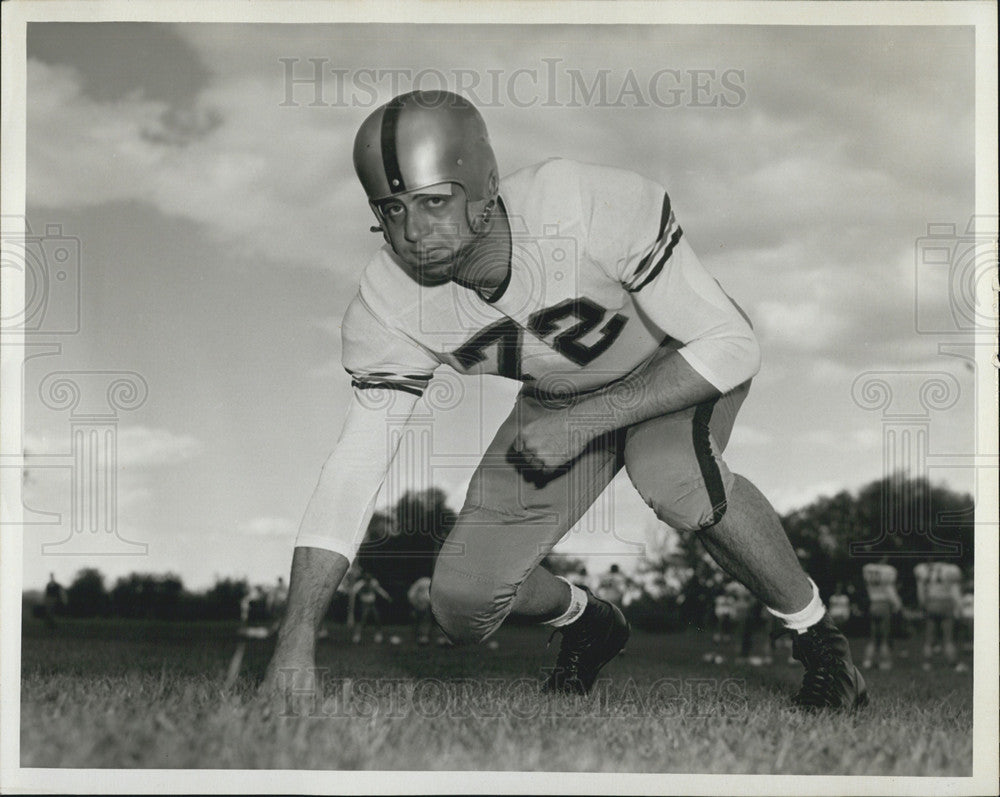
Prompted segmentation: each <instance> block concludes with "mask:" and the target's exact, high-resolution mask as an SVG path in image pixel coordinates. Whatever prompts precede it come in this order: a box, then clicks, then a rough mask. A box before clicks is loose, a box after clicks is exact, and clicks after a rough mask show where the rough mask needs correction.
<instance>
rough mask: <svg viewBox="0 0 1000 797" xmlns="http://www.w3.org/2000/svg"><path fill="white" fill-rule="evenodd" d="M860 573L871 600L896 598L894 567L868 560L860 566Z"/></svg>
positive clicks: (893, 599) (893, 600)
mask: <svg viewBox="0 0 1000 797" xmlns="http://www.w3.org/2000/svg"><path fill="white" fill-rule="evenodd" d="M861 575H862V577H863V578H864V580H865V587H866V588H867V589H868V599H869V600H871V601H892V602H895V600H896V568H895V567H893V566H892V565H885V564H878V563H876V562H870V563H869V564H866V565H865V566H864V567H862V568H861Z"/></svg>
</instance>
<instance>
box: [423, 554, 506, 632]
mask: <svg viewBox="0 0 1000 797" xmlns="http://www.w3.org/2000/svg"><path fill="white" fill-rule="evenodd" d="M515 592H516V590H515V588H514V587H513V586H510V587H505V586H504V585H501V584H497V583H496V582H494V581H491V580H488V579H486V578H483V577H477V576H475V575H470V574H468V573H464V572H462V571H460V570H454V569H452V568H451V567H448V566H447V565H442V564H441V560H440V559H439V560H438V563H437V565H436V566H435V568H434V577H433V578H432V579H431V611H432V612H433V613H434V619H435V620H436V621H437V624H438V625H439V626H440V627H441V630H442V631H444V633H445V635H446V636H447V637H448V638H449V639H450V640H451V641H452V642H453V643H455V644H456V645H462V644H471V643H476V642H482V641H483V640H485V639H486V637H488V636H489V635H490V634H492V633H493V632H494V631H496V630H497V628H499V627H500V625H501V624H502V623H503V621H504V620H505V619H506V617H507V615H508V614H509V613H510V608H511V605H512V604H513V602H514V595H515Z"/></svg>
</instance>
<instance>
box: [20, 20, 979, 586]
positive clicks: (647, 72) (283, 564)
mask: <svg viewBox="0 0 1000 797" xmlns="http://www.w3.org/2000/svg"><path fill="white" fill-rule="evenodd" d="M28 56H29V62H28V75H27V79H28V151H27V176H28V180H27V200H28V218H29V223H30V224H31V227H32V229H33V231H35V232H36V233H38V232H40V231H44V230H45V228H46V225H52V224H58V225H61V228H62V232H63V234H65V235H69V236H73V237H75V238H77V239H79V245H80V252H81V258H80V283H79V284H80V286H81V298H82V303H81V308H82V310H81V316H80V331H79V332H78V333H77V334H73V335H64V336H58V341H59V343H60V344H61V349H60V351H59V352H58V353H57V354H53V355H50V356H47V357H39V358H37V359H35V360H32V361H30V362H29V364H28V366H27V380H26V381H27V386H28V401H27V402H26V407H25V413H26V444H27V447H28V449H29V453H32V454H35V455H51V456H53V457H55V458H56V460H58V459H59V456H61V455H64V454H65V453H66V452H68V451H69V448H70V445H71V440H70V426H69V417H68V413H67V412H66V411H56V410H52V409H50V408H49V407H46V406H44V405H42V404H41V403H39V402H38V401H37V400H36V399H34V398H33V397H36V396H37V395H38V392H37V391H38V384H39V382H41V380H42V379H43V378H44V377H45V376H46V375H47V374H49V373H50V372H52V371H67V370H70V371H85V370H108V371H115V370H120V371H132V372H136V373H138V374H141V375H142V377H143V379H144V380H145V381H146V383H147V384H148V387H149V395H148V398H147V400H146V401H145V403H143V405H142V406H141V407H139V408H138V409H135V410H132V411H123V412H121V413H120V417H119V420H118V426H117V435H118V437H117V446H118V457H119V458H118V467H117V477H118V478H117V488H116V489H117V506H118V517H117V521H118V528H119V531H120V533H121V535H122V536H123V537H126V538H128V539H132V540H137V541H141V542H143V543H145V544H146V545H147V546H148V547H147V549H146V553H145V554H144V555H142V556H117V555H94V556H87V555H75V556H68V555H61V552H60V550H59V548H58V546H56V548H55V549H53V548H50V549H48V551H47V553H44V554H43V552H42V549H41V546H42V544H45V543H50V544H51V543H54V542H58V541H59V540H61V539H63V538H64V537H65V536H66V534H67V532H66V529H67V523H68V520H67V518H68V513H69V503H70V500H71V488H70V487H69V479H70V477H69V475H68V471H67V470H66V469H65V468H63V469H59V468H53V469H33V470H32V472H31V473H30V476H29V480H28V484H27V486H26V497H25V502H26V504H27V505H28V506H29V508H31V509H33V510H43V511H48V512H55V513H60V514H62V515H63V520H62V521H61V523H58V524H56V523H53V524H52V525H49V526H36V527H34V530H32V531H30V532H29V533H28V534H27V535H26V538H25V545H24V557H25V565H24V583H25V586H26V587H31V586H33V585H40V584H41V583H43V582H44V580H45V578H46V576H47V574H48V572H50V571H54V572H55V573H56V575H57V577H59V578H60V579H61V580H63V581H68V580H69V578H70V577H71V576H72V574H73V573H74V572H75V571H76V570H77V569H78V568H80V567H83V566H96V567H99V568H100V569H101V570H102V571H103V572H105V573H106V574H108V575H109V576H110V577H111V578H112V579H113V578H114V577H117V576H118V575H122V574H124V573H127V572H130V571H132V570H141V571H153V572H163V571H166V570H173V571H175V572H177V573H179V574H181V575H182V576H183V577H184V579H185V582H186V583H187V584H188V585H189V586H191V587H203V586H206V585H208V584H210V583H211V582H212V580H213V578H214V577H215V575H216V574H218V575H232V576H247V577H249V578H250V579H252V580H255V581H257V580H262V581H263V580H267V581H270V580H272V579H273V578H274V577H276V576H277V575H279V574H285V573H286V572H287V568H288V563H289V561H290V555H291V546H292V544H293V540H294V533H295V529H296V527H297V524H298V521H299V518H300V516H301V514H302V511H303V509H304V507H305V504H306V501H307V500H308V497H309V494H310V492H311V490H312V487H313V485H314V483H315V481H316V478H317V476H318V472H319V468H320V465H321V464H322V462H323V461H324V459H325V458H326V456H327V454H328V453H329V451H330V449H331V447H332V445H333V443H334V441H335V440H336V437H337V434H338V431H339V428H340V423H341V420H342V418H343V413H344V410H345V408H346V403H347V399H348V396H349V383H348V380H347V379H346V377H345V375H344V374H343V371H342V370H341V368H340V365H339V357H340V339H339V336H340V326H339V325H340V320H341V317H342V314H343V312H344V310H345V309H346V306H347V304H348V302H349V301H350V298H351V296H352V294H353V290H354V285H355V284H356V281H357V279H358V276H359V275H360V273H361V270H362V269H363V267H364V264H365V262H366V260H367V257H368V256H369V254H370V253H371V252H372V251H373V250H374V249H375V247H376V246H377V244H378V243H379V241H380V239H379V238H377V237H376V236H373V235H371V234H370V233H369V232H368V227H369V225H370V224H371V221H372V220H371V218H370V212H369V210H368V207H367V204H366V202H365V198H364V195H363V192H362V191H361V188H360V186H359V185H358V184H357V181H356V179H355V177H354V174H353V169H352V166H351V160H350V150H351V142H352V140H353V135H354V131H355V130H356V128H357V126H358V125H359V124H360V122H361V121H362V119H364V117H365V116H366V115H367V114H368V113H369V112H370V111H371V110H372V109H373V108H374V106H375V105H377V104H379V103H381V102H384V101H386V100H388V99H389V98H390V97H391V96H392V90H393V85H392V80H393V76H394V75H395V78H396V79H398V81H399V83H398V84H397V85H398V87H399V89H400V90H409V89H410V88H413V87H414V86H413V84H412V78H413V77H414V76H415V75H416V74H417V73H419V72H420V71H421V70H433V71H431V72H425V74H424V76H423V78H424V80H425V82H423V83H422V84H421V87H424V88H436V87H439V80H440V78H439V77H438V76H443V78H444V80H445V81H446V85H447V87H448V88H453V89H454V88H456V81H462V82H463V83H462V85H464V86H466V87H470V86H472V89H471V91H470V92H467V93H468V94H469V96H470V98H472V99H474V100H478V101H480V103H481V104H482V105H483V109H482V110H483V115H484V117H485V119H486V121H487V124H488V126H489V128H490V131H491V136H492V139H493V142H494V145H495V148H496V151H497V157H498V160H499V162H500V165H501V170H502V171H503V172H504V173H507V172H510V171H513V170H515V169H517V168H519V167H521V166H525V165H528V164H531V163H534V162H536V161H538V160H542V159H544V158H547V157H550V156H554V155H560V156H565V157H571V158H577V159H580V160H584V161H591V162H601V163H607V164H611V165H615V166H621V167H624V168H630V169H634V170H636V171H639V172H641V173H643V174H646V175H648V176H649V177H652V178H654V179H656V180H659V181H661V182H662V183H663V184H664V185H665V186H666V187H667V188H668V190H669V192H670V194H671V197H672V199H673V204H674V207H675V209H676V212H677V215H678V219H679V220H680V223H681V224H682V226H683V227H684V230H685V234H686V235H687V236H688V238H689V240H690V241H691V243H692V245H693V246H694V247H695V250H696V251H697V252H698V253H699V255H700V257H701V259H702V261H703V262H704V264H705V265H706V266H707V267H708V269H709V270H710V271H711V272H712V273H713V274H714V275H715V276H716V277H717V278H718V279H719V280H720V281H721V282H722V284H723V285H724V287H725V288H726V290H727V291H728V292H729V293H730V294H731V295H732V296H733V297H734V298H736V299H737V301H738V302H739V303H740V304H741V305H742V306H743V307H744V308H745V309H746V310H747V312H748V313H749V315H750V316H751V318H752V319H753V321H754V323H755V326H756V328H757V330H758V332H759V335H760V339H761V343H762V345H763V349H764V366H763V370H762V372H761V374H760V375H759V377H758V378H757V380H756V381H755V384H754V388H753V390H752V392H751V395H750V398H749V399H748V401H747V403H746V404H745V405H744V409H743V410H742V412H741V415H740V419H739V421H738V423H737V428H736V430H735V432H734V434H733V438H732V440H731V442H730V448H729V453H728V460H729V463H730V466H731V467H732V469H733V470H735V471H737V472H742V473H744V474H745V475H747V476H748V477H749V478H751V479H752V480H753V481H755V482H757V483H758V485H759V486H760V487H761V488H762V489H763V490H764V492H765V493H766V494H768V495H769V496H770V497H771V498H772V500H773V501H774V503H775V504H776V506H777V507H778V508H779V510H782V511H785V510H788V509H791V508H793V507H795V506H798V505H801V504H803V503H806V502H808V501H809V500H811V499H812V498H814V497H816V496H817V495H820V494H824V493H827V494H828V493H831V492H835V491H837V490H840V489H843V488H847V489H852V488H855V487H858V486H860V485H862V484H864V483H866V482H867V481H870V480H872V479H874V478H878V477H880V476H881V475H882V473H883V469H884V465H883V444H882V433H883V426H882V423H881V420H880V416H879V414H878V412H873V411H871V410H866V409H863V408H861V407H859V406H858V404H857V403H855V401H854V399H853V398H852V391H851V387H852V384H853V383H854V381H855V380H856V379H857V378H858V377H859V375H861V374H863V373H865V372H868V371H883V372H891V373H901V372H915V373H917V374H924V373H927V372H944V373H946V374H950V375H951V376H952V377H953V378H954V380H956V381H955V383H954V384H956V385H957V386H958V394H957V399H956V401H955V403H954V404H953V406H951V407H950V408H948V409H947V410H941V411H937V412H934V413H933V414H932V415H931V426H930V429H929V439H930V453H931V454H932V455H946V454H950V455H958V456H961V455H967V454H969V453H971V452H972V451H973V448H974V439H975V423H974V415H975V397H974V393H973V372H972V369H971V367H970V365H969V364H967V362H966V361H964V360H962V359H961V358H957V357H954V356H945V355H942V354H941V353H940V351H939V346H940V345H941V344H942V343H948V342H961V341H962V340H965V339H966V338H965V337H964V336H962V335H954V334H950V333H949V331H948V330H949V329H950V328H951V327H949V324H950V323H951V322H950V321H949V320H948V319H949V316H948V307H949V305H948V292H947V285H946V283H945V281H944V280H942V279H941V278H940V276H939V275H937V274H936V273H931V272H927V271H919V273H918V269H917V266H916V254H915V253H916V247H917V242H918V241H919V239H921V237H922V236H924V235H925V234H926V231H927V226H928V224H954V225H957V228H958V230H959V231H962V230H964V229H965V226H966V224H967V222H968V220H969V218H970V217H971V216H972V214H973V200H974V193H973V192H974V185H975V180H974V177H975V169H974V167H975V161H974V147H973V140H974V130H973V113H972V111H973V97H974V86H973V70H974V64H973V38H972V32H971V29H963V28H959V27H950V28H917V27H892V28H871V27H868V28H846V27H770V28H769V27H755V26H747V27H736V26H733V27H726V26H672V27H669V26H608V27H594V26H579V27H575V26H558V27H545V26H520V27H510V26H495V25H494V26H483V27H478V26H472V25H465V26H414V25H406V26H402V25H400V26H386V25H378V26H376V25H354V26H349V25H328V26H318V25H308V26H306V25H282V26H274V25H267V26H239V25H232V26H230V25H204V24H186V25H153V24H136V25H123V24H116V25H112V24H103V25H70V24H54V23H47V24H44V25H42V24H35V25H32V26H31V27H30V29H29V37H28ZM279 59H295V61H294V62H293V67H294V69H295V70H296V71H295V75H296V76H297V77H299V78H301V77H303V76H304V75H306V74H308V73H309V72H310V71H311V69H312V66H311V65H310V62H309V59H323V67H324V69H326V70H328V71H327V72H326V73H325V76H324V80H323V100H324V103H323V104H316V105H311V104H310V102H311V101H313V100H315V94H314V90H313V89H312V88H311V87H309V86H305V85H297V86H294V87H293V89H292V91H293V93H292V95H291V100H292V101H293V102H291V103H290V102H289V99H290V98H289V95H288V86H287V85H286V77H287V76H286V71H285V70H286V68H287V67H286V66H285V64H284V63H282V61H280V60H279ZM329 70H338V71H336V72H331V71H329ZM364 70H398V71H396V72H391V73H385V75H384V78H383V79H379V78H378V76H377V73H374V72H365V71H364ZM517 70H526V71H522V72H520V73H518V72H517ZM602 70H604V71H603V72H602ZM664 70H669V71H664ZM602 75H603V78H602V77H601V76H602ZM338 76H342V79H343V80H344V81H345V82H344V83H343V87H344V90H343V91H341V90H340V88H341V86H340V84H338V83H337V80H338V79H340V78H339V77H338ZM408 76H409V77H408ZM657 76H658V77H657ZM723 76H725V81H724V80H723ZM601 80H604V81H605V85H606V88H607V91H606V95H605V96H604V101H603V102H602V101H601V97H600V91H595V92H594V96H593V97H591V98H590V99H589V100H586V99H585V95H586V93H587V92H586V91H583V89H584V88H586V89H590V88H592V87H593V86H594V85H597V86H598V88H599V87H600V81H601ZM581 81H582V83H581ZM595 81H597V83H596V84H595ZM553 86H554V88H553ZM494 88H497V89H498V90H496V91H494ZM574 89H575V90H576V93H575V94H574ZM669 89H675V90H676V92H677V93H676V94H670V93H668V91H669ZM574 98H575V99H576V102H574ZM338 100H343V101H342V102H341V101H338ZM616 100H620V103H619V104H617V105H615V101H616ZM716 100H717V102H716ZM713 103H714V104H713ZM727 106H730V107H727ZM915 300H919V302H920V306H921V312H922V313H924V312H925V311H926V312H929V313H930V314H931V315H930V317H932V318H933V321H934V324H933V325H932V326H931V327H930V329H931V332H932V333H928V332H927V331H926V330H927V329H928V327H927V326H926V324H924V323H923V322H921V323H920V324H918V321H920V319H918V318H917V317H916V314H915V309H914V307H915ZM54 308H55V305H54ZM51 312H52V315H51V317H50V319H48V320H50V321H51V323H56V322H57V319H58V314H59V313H64V314H65V313H69V315H72V311H71V310H66V309H65V308H61V307H60V308H55V309H53V310H52V311H51ZM926 317H927V316H922V317H921V318H926ZM935 332H936V334H935ZM463 388H464V390H465V399H466V400H465V401H464V402H463V403H462V404H461V405H460V406H459V407H457V408H454V409H451V410H449V411H447V412H444V413H440V415H439V417H438V419H437V421H436V422H435V423H434V426H433V447H432V457H436V458H437V460H436V462H437V463H438V464H439V465H440V467H439V468H438V469H437V470H436V471H435V472H436V474H438V475H437V476H436V479H435V481H436V483H437V484H438V485H439V486H441V487H442V488H444V489H445V490H446V492H447V493H448V494H449V496H450V497H451V499H452V502H453V504H455V505H457V504H458V503H459V502H460V498H461V495H462V492H463V489H464V486H465V482H466V481H467V479H468V478H469V476H470V475H471V467H472V465H473V464H474V462H475V459H476V456H477V454H478V452H479V451H480V450H481V448H482V446H484V445H485V442H486V440H487V439H488V437H489V434H490V431H491V430H492V429H493V428H495V427H496V426H497V425H498V424H499V422H500V420H501V419H502V417H503V415H504V414H505V410H506V408H507V406H509V402H510V400H511V398H512V397H513V390H514V389H513V386H511V385H507V384H505V383H502V382H501V381H499V380H496V379H487V380H485V381H483V382H478V381H469V382H467V383H464V385H463ZM53 461H55V460H53ZM59 461H62V460H59ZM929 475H930V476H931V478H932V479H934V480H935V481H946V482H947V483H948V484H950V485H951V486H952V487H954V488H955V489H960V490H971V489H972V488H973V482H972V478H971V470H970V469H969V468H963V467H958V468H950V469H945V468H937V469H934V470H932V471H931V472H930V474H929ZM601 512H602V513H604V514H600V513H599V517H597V519H596V520H595V519H594V518H591V519H585V521H584V526H583V527H582V528H581V529H577V530H575V531H574V532H571V534H570V535H569V536H568V538H567V540H566V541H565V545H564V546H563V548H564V550H566V551H567V552H570V553H577V554H585V555H590V556H593V557H595V558H596V559H597V567H598V568H599V567H600V566H601V564H602V563H610V562H611V561H619V562H621V563H623V564H625V565H626V566H628V564H629V563H634V557H635V554H636V552H637V550H639V546H641V545H642V544H643V543H644V542H646V541H648V540H649V539H650V538H651V536H655V535H656V533H657V524H656V522H655V519H654V518H653V517H652V514H651V513H650V512H649V510H648V509H647V508H646V507H645V506H644V505H643V504H642V502H641V500H639V499H638V497H637V496H636V495H635V494H634V491H632V489H631V487H630V486H629V485H628V484H627V482H626V481H625V480H620V481H619V482H616V484H615V486H614V489H613V492H612V493H611V496H610V498H609V499H608V500H607V501H606V502H605V504H604V505H603V506H602V508H601ZM588 524H590V527H593V528H589V527H588ZM594 528H596V530H593V529H594ZM859 533H860V532H859ZM66 550H67V551H68V550H69V548H67V549H66ZM81 550H82V549H81Z"/></svg>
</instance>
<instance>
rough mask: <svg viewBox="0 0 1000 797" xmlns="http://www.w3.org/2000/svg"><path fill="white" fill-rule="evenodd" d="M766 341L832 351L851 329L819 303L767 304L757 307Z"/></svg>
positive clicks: (755, 318)
mask: <svg viewBox="0 0 1000 797" xmlns="http://www.w3.org/2000/svg"><path fill="white" fill-rule="evenodd" d="M754 323H755V324H757V326H758V329H759V330H760V332H761V336H762V337H769V338H772V339H776V340H778V341H780V342H781V344H782V345H784V346H788V347H791V348H795V349H800V350H804V351H823V350H827V349H829V348H830V346H831V344H832V343H833V342H834V341H836V340H837V339H838V337H839V336H840V335H841V333H842V332H843V331H844V330H845V329H847V327H848V322H847V319H845V318H843V317H842V316H841V315H840V314H839V313H837V312H836V311H835V310H833V309H831V308H830V307H828V306H826V305H824V304H822V303H820V302H816V301H802V302H785V301H776V300H765V301H762V302H759V303H758V304H757V314H756V316H755V317H754Z"/></svg>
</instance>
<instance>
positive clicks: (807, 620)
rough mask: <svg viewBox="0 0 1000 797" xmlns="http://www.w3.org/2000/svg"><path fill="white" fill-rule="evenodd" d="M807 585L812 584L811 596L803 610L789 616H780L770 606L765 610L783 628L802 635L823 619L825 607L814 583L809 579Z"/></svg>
mask: <svg viewBox="0 0 1000 797" xmlns="http://www.w3.org/2000/svg"><path fill="white" fill-rule="evenodd" d="M809 583H810V584H812V588H813V596H812V600H811V601H809V603H808V604H807V605H806V607H805V608H804V609H800V610H799V611H797V612H792V613H791V614H782V613H781V612H779V611H776V610H774V609H772V608H771V607H770V606H768V607H767V610H768V611H769V612H770V613H771V614H773V615H774V616H775V617H777V618H778V619H779V620H780V621H781V623H782V625H784V626H785V628H790V629H791V630H792V631H798V632H799V633H800V634H804V633H805V632H806V630H807V629H808V628H811V627H812V626H814V625H816V623H818V622H819V621H820V620H822V619H823V615H824V614H826V607H825V606H824V605H823V601H822V600H821V599H820V597H819V587H817V586H816V582H815V581H813V580H812V579H811V578H810V579H809Z"/></svg>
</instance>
